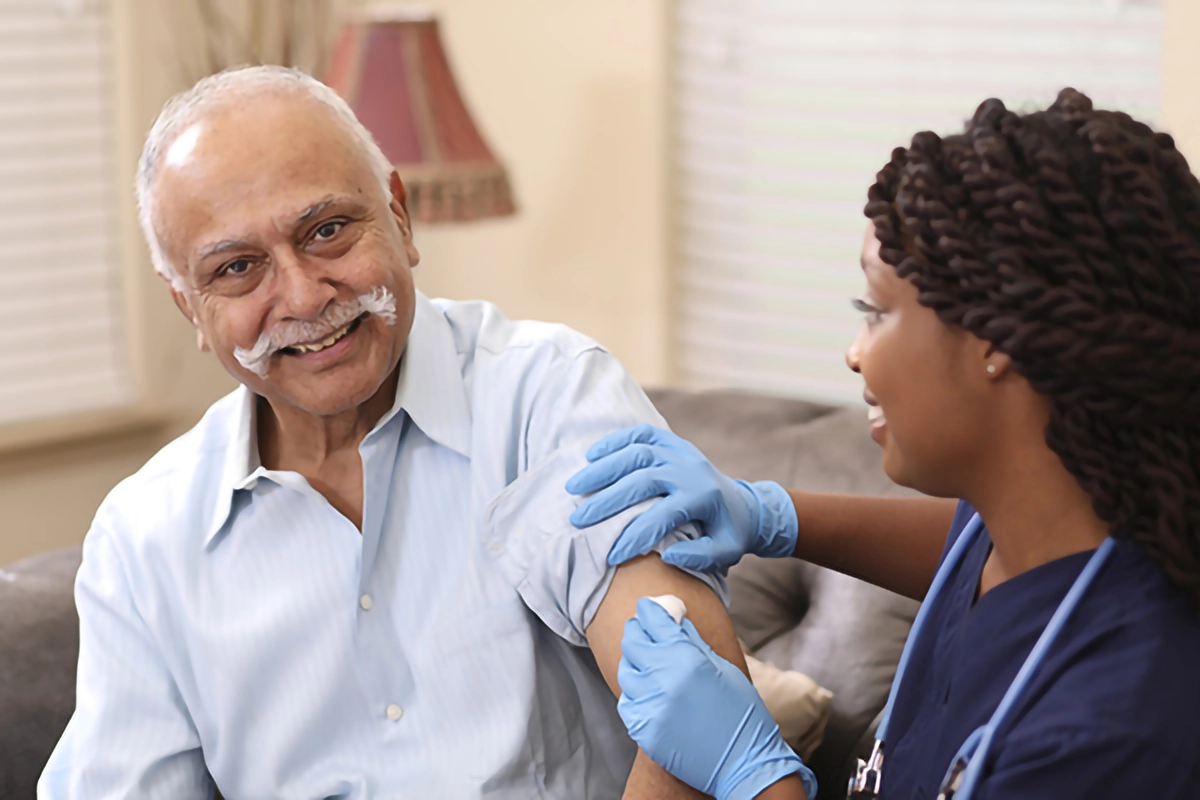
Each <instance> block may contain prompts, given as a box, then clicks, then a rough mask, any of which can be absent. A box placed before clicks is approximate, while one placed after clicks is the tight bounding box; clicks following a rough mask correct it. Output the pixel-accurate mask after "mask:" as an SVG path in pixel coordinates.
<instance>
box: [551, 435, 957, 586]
mask: <svg viewBox="0 0 1200 800" xmlns="http://www.w3.org/2000/svg"><path fill="white" fill-rule="evenodd" d="M588 460H589V461H591V462H592V463H590V464H589V465H588V466H586V467H584V468H583V469H582V470H580V471H579V472H578V473H577V474H576V475H575V476H574V477H572V478H571V480H570V481H569V482H568V483H567V491H569V492H571V493H572V494H588V493H590V492H596V494H595V496H593V497H590V498H588V500H587V501H586V502H585V503H583V505H581V506H579V507H578V508H577V509H575V512H574V513H573V514H572V515H571V522H572V523H574V524H575V525H576V526H577V527H581V528H583V527H587V526H589V525H593V524H595V523H597V522H599V521H601V520H603V519H607V518H608V517H611V516H612V515H614V514H616V513H619V512H620V511H622V510H623V509H626V508H628V507H629V506H632V505H634V504H635V503H639V502H641V501H642V500H646V499H649V498H653V497H661V498H662V500H660V501H659V502H658V503H656V504H654V506H653V507H651V508H650V509H649V510H648V511H646V512H645V513H643V514H642V515H641V516H639V517H637V518H636V519H634V520H633V521H632V522H630V523H629V525H628V526H627V527H626V528H625V530H624V531H623V532H622V534H621V536H620V538H618V539H617V541H616V542H615V543H614V544H613V546H612V549H611V551H610V552H609V554H608V560H609V563H610V564H614V565H615V564H620V563H623V562H624V561H626V560H628V559H629V558H632V557H633V556H635V555H638V554H640V553H644V552H646V550H647V549H648V548H649V547H650V546H651V545H652V544H653V543H654V542H657V541H658V540H659V539H661V538H662V537H663V536H665V535H666V534H667V533H669V532H670V531H672V530H674V529H675V528H677V527H679V526H680V525H682V524H683V523H684V522H688V521H695V522H699V523H700V525H701V527H702V528H703V530H704V533H705V538H703V539H698V540H695V541H690V542H680V543H679V544H676V545H673V546H672V547H669V548H667V550H666V551H665V552H664V553H663V561H665V562H667V563H668V564H674V565H676V566H681V567H685V568H687V569H693V570H704V571H709V570H714V569H720V570H723V569H727V568H728V567H730V566H732V565H733V564H735V563H737V561H738V560H739V559H740V558H741V557H742V556H743V555H745V554H746V553H753V554H755V555H760V556H768V557H783V556H789V555H795V556H796V557H797V558H802V559H804V560H805V561H809V562H812V563H813V564H818V565H820V566H822V567H827V568H829V569H833V570H837V571H838V572H844V573H846V574H847V575H851V576H853V577H856V578H861V579H862V580H865V581H868V582H870V583H873V584H875V585H877V586H882V587H883V588H884V589H888V590H890V591H893V592H898V593H900V594H903V595H905V596H907V597H911V598H913V599H915V600H920V599H921V598H923V597H924V596H925V592H926V590H927V589H928V588H929V583H930V581H932V580H933V573H934V571H935V570H936V569H937V565H938V559H939V557H940V555H941V552H942V547H943V545H944V544H945V542H946V532H947V531H948V530H949V529H950V522H951V520H953V518H954V512H955V508H956V507H957V503H956V501H955V500H953V499H942V498H935V497H855V496H849V495H836V494H818V493H812V492H800V491H787V490H785V489H783V487H781V486H779V485H778V484H776V483H772V482H770V481H760V482H758V483H746V482H744V481H735V480H732V479H730V478H727V477H726V476H725V475H723V474H721V472H720V471H719V470H717V469H716V468H715V467H714V466H713V465H712V464H711V463H709V461H708V459H707V458H705V457H704V454H703V453H701V452H700V451H699V450H697V449H696V448H695V447H694V446H693V445H691V444H689V443H688V442H686V441H684V440H683V439H681V438H679V437H678V436H676V435H675V434H673V433H671V432H670V431H666V430H662V429H660V428H654V427H652V426H649V425H638V426H635V427H632V428H626V429H624V430H621V431H617V432H616V433H612V434H610V435H608V436H606V437H604V438H603V439H601V440H600V441H598V442H597V443H596V444H595V445H593V446H592V448H591V450H589V451H588Z"/></svg>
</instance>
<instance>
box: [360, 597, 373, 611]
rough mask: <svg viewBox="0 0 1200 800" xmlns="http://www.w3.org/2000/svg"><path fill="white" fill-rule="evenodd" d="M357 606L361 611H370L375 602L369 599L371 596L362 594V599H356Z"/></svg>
mask: <svg viewBox="0 0 1200 800" xmlns="http://www.w3.org/2000/svg"><path fill="white" fill-rule="evenodd" d="M358 604H359V605H360V606H362V610H363V611H370V610H371V606H373V605H375V601H374V600H372V599H371V595H369V594H364V595H363V596H362V597H360V598H358Z"/></svg>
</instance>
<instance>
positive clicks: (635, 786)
mask: <svg viewBox="0 0 1200 800" xmlns="http://www.w3.org/2000/svg"><path fill="white" fill-rule="evenodd" d="M661 594H673V595H676V596H677V597H679V598H680V599H681V600H683V602H684V603H685V604H686V605H687V610H688V611H687V614H688V619H690V620H691V621H692V624H693V625H695V626H696V630H697V631H699V632H700V635H701V636H703V637H704V640H705V641H706V642H708V645H709V646H710V647H711V648H712V649H713V650H714V651H716V653H717V654H718V655H720V656H722V657H723V658H725V659H727V660H728V661H730V662H732V663H733V664H734V665H735V666H737V667H738V669H740V670H741V671H742V672H744V673H747V677H749V673H748V671H747V669H746V660H745V658H744V657H743V656H742V649H741V646H740V645H739V644H738V640H737V635H736V634H735V633H734V630H733V623H732V622H731V621H730V619H729V614H728V613H727V612H726V611H725V606H724V604H723V603H722V602H721V599H720V598H719V597H717V595H716V593H714V592H713V590H712V589H711V588H709V587H708V586H707V585H706V584H705V583H704V582H703V581H701V580H699V579H697V578H694V577H692V576H691V575H688V574H687V573H685V572H683V571H681V570H678V569H676V568H675V567H672V566H670V565H668V564H664V563H663V562H662V560H661V559H659V557H658V555H657V554H654V553H651V554H649V555H646V556H642V557H641V558H637V559H634V560H632V561H628V562H626V563H625V564H622V565H621V566H620V567H618V568H617V572H616V574H615V576H614V577H613V581H612V584H611V585H610V586H609V589H608V593H607V594H606V595H605V597H604V600H603V602H601V604H600V608H599V609H598V610H597V611H596V615H595V617H594V618H593V619H592V622H591V624H590V625H589V626H588V629H587V638H588V644H589V645H590V646H591V648H592V653H593V654H594V655H595V657H596V663H597V664H598V665H599V666H600V671H601V672H603V673H604V679H605V680H606V681H607V682H608V685H609V688H611V689H612V690H613V693H614V694H617V695H619V694H620V693H621V688H620V686H619V685H618V684H617V665H618V664H619V663H620V661H621V636H622V635H623V634H624V631H625V623H626V622H627V621H628V620H629V619H630V618H631V617H633V616H634V615H635V614H636V613H637V601H638V600H639V599H640V598H642V597H646V596H647V595H661ZM702 796H703V795H701V794H700V793H698V792H696V791H695V790H694V789H692V788H691V787H689V786H687V785H686V784H684V783H682V782H681V781H678V780H676V779H675V778H673V777H671V776H670V775H669V774H668V773H667V772H666V771H665V770H663V769H662V768H661V767H659V766H658V765H657V764H655V763H654V762H653V761H651V760H650V759H649V758H647V757H646V756H645V754H644V753H641V752H639V753H638V758H637V761H636V762H635V763H634V767H633V771H632V772H631V773H630V775H629V782H628V784H627V785H626V789H625V797H626V798H656V799H657V798H663V800H666V799H668V798H675V797H679V798H684V797H702Z"/></svg>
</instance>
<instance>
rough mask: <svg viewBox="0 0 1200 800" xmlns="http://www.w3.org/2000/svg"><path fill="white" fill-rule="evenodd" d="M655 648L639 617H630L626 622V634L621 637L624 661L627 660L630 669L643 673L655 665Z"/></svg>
mask: <svg viewBox="0 0 1200 800" xmlns="http://www.w3.org/2000/svg"><path fill="white" fill-rule="evenodd" d="M653 647H654V641H653V640H652V639H651V638H650V637H649V635H647V633H646V630H645V629H644V628H643V627H642V624H641V623H640V622H638V618H637V617H630V618H629V619H628V620H626V621H625V632H624V634H622V636H621V656H622V658H621V660H622V661H626V660H627V661H628V662H629V665H630V667H632V668H633V669H635V670H638V671H639V672H641V671H643V670H645V669H647V668H648V667H649V665H650V664H651V663H653V660H654V658H653V655H652V654H651V649H652V648H653Z"/></svg>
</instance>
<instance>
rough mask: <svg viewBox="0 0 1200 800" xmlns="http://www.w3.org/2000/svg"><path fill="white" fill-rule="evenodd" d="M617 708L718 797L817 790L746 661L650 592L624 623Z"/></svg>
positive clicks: (637, 737) (640, 734)
mask: <svg viewBox="0 0 1200 800" xmlns="http://www.w3.org/2000/svg"><path fill="white" fill-rule="evenodd" d="M621 649H622V653H623V655H622V658H621V662H620V666H619V667H618V673H617V679H618V681H619V683H620V685H621V692H622V694H621V699H620V701H619V702H618V704H617V711H618V712H619V713H620V715H621V719H622V720H624V722H625V726H626V727H627V728H628V729H629V733H630V735H631V736H632V737H633V739H634V741H636V742H637V743H638V745H639V746H640V747H641V748H642V750H643V751H644V752H645V753H646V754H647V755H648V756H650V758H651V759H653V760H654V761H655V762H656V763H657V764H659V765H660V766H662V767H663V768H664V769H666V770H667V771H668V772H670V773H671V774H673V775H674V776H675V777H677V778H679V779H680V780H682V781H684V782H685V783H687V784H688V785H690V786H692V787H694V788H696V789H698V790H700V791H702V792H704V793H706V794H710V795H712V796H714V797H716V798H717V800H744V799H748V798H755V797H762V798H766V797H772V798H780V799H781V800H782V799H783V798H805V797H808V798H812V797H815V796H816V779H815V778H814V777H813V774H812V772H811V771H810V770H809V769H808V768H807V767H806V766H804V764H803V762H802V761H801V760H800V758H799V757H798V756H797V755H796V754H795V753H794V752H792V750H791V748H789V747H788V746H787V744H785V743H784V741H783V739H782V738H781V737H780V735H779V726H778V725H776V724H775V721H774V720H773V719H771V715H770V713H768V711H767V709H766V706H764V705H763V702H762V699H761V698H760V697H759V696H758V692H757V691H756V690H755V689H754V687H753V686H752V685H751V684H750V681H749V680H748V679H747V678H746V676H745V675H744V674H742V672H741V670H739V669H738V668H737V667H735V666H734V665H733V664H731V663H730V662H728V661H726V660H725V659H723V658H721V657H720V656H719V655H717V654H716V653H714V652H713V651H712V649H711V648H710V647H709V646H708V645H707V644H706V643H705V642H704V640H703V639H702V638H700V635H699V634H698V633H697V632H696V629H695V627H694V626H693V625H692V623H691V621H690V620H688V619H684V620H683V621H682V623H678V622H676V621H675V620H674V619H672V617H671V615H670V614H669V613H667V611H666V610H664V609H663V607H662V606H660V605H658V604H657V603H655V602H654V601H652V600H650V599H648V598H643V599H641V600H639V601H638V604H637V616H636V617H634V618H633V619H631V620H629V622H628V623H626V625H625V635H624V638H623V639H622V642H621Z"/></svg>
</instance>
